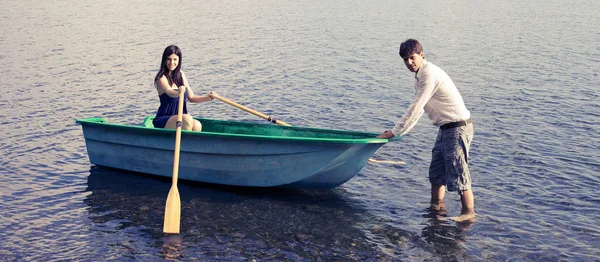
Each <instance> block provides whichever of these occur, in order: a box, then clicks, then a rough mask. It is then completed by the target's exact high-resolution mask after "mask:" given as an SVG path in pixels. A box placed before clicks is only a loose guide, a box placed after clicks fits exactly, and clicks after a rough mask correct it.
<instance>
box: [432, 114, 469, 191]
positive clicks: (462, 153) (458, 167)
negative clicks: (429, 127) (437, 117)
mask: <svg viewBox="0 0 600 262" xmlns="http://www.w3.org/2000/svg"><path fill="white" fill-rule="evenodd" d="M472 139H473V124H472V123H469V124H467V125H465V126H460V127H455V128H450V129H446V130H442V129H441V128H440V130H439V131H438V134H437V138H436V139H435V145H434V146H433V150H432V157H431V165H430V166H429V182H431V184H438V185H445V186H446V188H447V189H448V191H459V193H461V191H464V190H469V189H471V174H470V173H469V165H468V163H469V147H470V146H471V140H472Z"/></svg>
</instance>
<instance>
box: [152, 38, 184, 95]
mask: <svg viewBox="0 0 600 262" xmlns="http://www.w3.org/2000/svg"><path fill="white" fill-rule="evenodd" d="M172 54H176V55H177V56H179V64H177V67H176V68H175V70H173V72H171V73H170V74H169V68H168V67H167V57H169V56H170V55H172ZM182 62H183V58H182V57H181V49H179V47H177V46H176V45H170V46H167V48H165V51H164V52H163V55H162V59H161V60H160V70H159V71H158V74H156V77H155V78H154V82H155V83H156V82H157V81H158V80H159V79H160V78H161V77H162V76H166V77H167V80H169V84H170V85H172V84H173V83H175V85H177V86H182V85H183V77H181V63H182Z"/></svg>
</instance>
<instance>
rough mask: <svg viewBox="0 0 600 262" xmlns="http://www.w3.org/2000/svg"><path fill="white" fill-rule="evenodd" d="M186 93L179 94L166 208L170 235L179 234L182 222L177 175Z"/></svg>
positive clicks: (167, 226)
mask: <svg viewBox="0 0 600 262" xmlns="http://www.w3.org/2000/svg"><path fill="white" fill-rule="evenodd" d="M184 94H185V92H180V93H179V105H178V109H177V128H176V129H175V155H174V156H173V182H172V184H171V190H169V195H168V196H167V205H166V207H165V222H164V225H163V232H164V233H168V234H179V223H180V220H181V200H180V198H179V190H178V189H177V175H178V173H179V147H180V145H181V127H182V126H183V100H184V99H185V97H184Z"/></svg>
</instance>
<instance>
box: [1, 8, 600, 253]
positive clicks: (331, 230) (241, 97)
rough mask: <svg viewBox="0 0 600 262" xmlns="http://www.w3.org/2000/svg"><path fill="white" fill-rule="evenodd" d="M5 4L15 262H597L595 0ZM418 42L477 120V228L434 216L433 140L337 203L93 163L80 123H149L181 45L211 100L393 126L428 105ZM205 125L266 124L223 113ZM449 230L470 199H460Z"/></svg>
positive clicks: (337, 192)
mask: <svg viewBox="0 0 600 262" xmlns="http://www.w3.org/2000/svg"><path fill="white" fill-rule="evenodd" d="M2 6H3V8H2V10H1V11H0V17H1V19H0V44H1V46H2V51H1V52H0V72H1V73H2V75H3V76H4V80H3V81H2V84H1V86H2V93H1V95H0V112H1V113H0V150H1V152H2V154H1V160H0V175H1V176H2V179H0V187H1V188H3V190H1V193H0V219H1V221H2V222H1V223H0V243H1V244H0V260H4V261H14V260H18V261H57V260H60V261H62V260H84V261H85V260H89V261H94V260H130V259H139V260H144V261H146V260H148V261H157V260H158V261H160V260H163V259H179V260H212V261H215V260H217V261H218V260H222V261H232V260H233V261H243V260H248V261H252V260H253V259H254V260H257V261H273V260H275V261H290V260H291V261H353V260H356V261H408V260H410V261H448V260H468V261H472V260H475V261H478V260H494V261H496V260H511V261H519V260H528V261H556V260H561V261H593V260H598V257H599V256H600V251H599V250H598V248H597V247H598V246H600V240H599V236H600V226H599V223H598V220H599V219H600V208H599V207H598V205H599V204H600V198H599V197H598V195H597V194H596V188H597V187H598V185H600V178H599V177H598V174H599V173H600V148H599V146H598V145H599V143H600V135H599V134H598V132H597V130H598V124H597V123H598V122H600V113H598V112H600V110H599V109H600V102H599V101H600V99H599V93H600V92H599V90H600V89H599V86H600V78H599V76H598V68H599V67H598V64H599V62H600V46H599V45H598V43H599V42H600V33H599V32H600V16H598V14H597V11H596V10H599V9H600V3H599V2H598V1H584V0H577V1H571V2H569V3H568V4H567V3H565V2H564V1H557V0H551V1H533V0H526V1H511V0H509V1H444V2H443V3H439V2H419V3H416V2H409V1H376V2H372V1H352V0H348V1H243V0H238V1H236V0H232V1H211V0H209V1H187V0H184V1H177V2H176V3H174V4H170V5H164V3H163V2H160V1H141V0H133V1H127V2H121V1H119V2H117V1H112V0H109V1H102V2H92V1H54V2H52V3H50V2H47V1H27V2H23V3H19V4H10V5H9V4H8V3H5V4H3V5H2ZM411 37H412V38H416V39H419V40H420V41H421V42H422V43H423V44H424V47H425V55H426V58H427V59H428V60H429V61H431V62H433V63H435V64H437V65H439V66H440V67H441V68H443V69H444V70H446V71H447V72H448V74H449V75H450V76H451V77H452V78H453V80H454V82H455V83H456V84H457V86H458V87H459V89H460V91H461V93H462V94H463V97H464V99H465V101H466V103H467V106H468V107H469V109H470V110H471V112H472V114H473V121H474V123H475V140H474V143H473V145H472V163H471V169H472V174H473V182H474V193H475V197H476V202H475V203H476V211H477V212H478V214H479V216H478V219H477V222H475V223H474V224H471V225H465V224H457V223H454V222H440V221H435V220H433V219H432V218H431V214H430V213H429V212H428V211H427V207H428V200H429V199H428V191H429V184H428V181H427V177H426V174H427V167H428V162H429V159H430V156H429V154H430V150H431V146H432V144H433V140H434V137H435V133H436V129H435V127H433V126H431V125H430V124H429V120H428V119H426V118H423V119H421V121H420V122H419V123H418V124H417V126H416V127H415V129H413V130H412V131H411V132H410V133H409V134H408V135H407V136H406V137H405V138H404V139H403V141H401V142H395V143H390V144H387V145H385V146H384V147H383V148H382V149H381V150H379V151H378V152H377V153H376V155H375V157H377V158H379V159H388V160H396V161H405V162H406V163H407V164H406V165H404V166H390V165H377V164H369V165H367V166H365V168H364V169H363V170H362V171H361V172H360V173H359V174H358V175H357V176H356V177H355V178H354V179H352V180H351V181H349V182H348V183H346V184H344V185H342V186H340V187H338V188H336V189H334V190H330V191H298V190H281V189H269V190H264V189H240V188H229V187H217V186H211V185H205V184H189V183H187V184H182V185H180V193H181V197H182V232H181V234H180V235H178V236H164V235H163V234H162V219H163V212H164V203H165V200H166V196H167V193H168V190H169V187H170V181H169V180H168V179H167V180H163V179H155V178H149V177H143V176H139V175H135V174H131V173H124V172H121V171H117V170H110V169H104V168H97V167H94V166H92V165H90V163H89V160H88V158H87V153H86V151H85V144H84V141H83V136H82V132H81V127H80V126H78V125H76V124H75V121H74V120H75V119H76V118H83V117H104V118H106V119H107V120H108V121H110V122H115V123H132V124H138V123H140V122H141V121H142V120H143V117H144V116H146V115H151V114H154V113H155V110H156V108H157V107H158V99H157V97H156V93H155V92H154V90H153V89H152V78H153V76H154V75H155V74H156V71H157V70H158V66H159V63H160V56H161V53H162V50H163V49H164V48H165V47H166V46H167V45H169V44H177V45H179V46H180V47H181V48H182V51H183V67H184V70H185V71H186V74H187V76H188V79H189V80H190V84H191V85H192V87H193V88H194V91H195V92H196V93H200V94H203V93H207V92H209V91H210V90H214V91H216V92H218V93H219V94H221V95H222V96H223V97H226V98H229V99H231V100H233V101H236V102H238V103H240V104H244V105H246V106H248V107H251V108H253V109H256V110H259V111H261V112H263V113H265V114H269V115H274V116H276V117H278V118H279V119H281V120H283V121H285V122H287V123H290V124H292V125H302V126H312V127H322V128H336V129H348V130H357V131H369V132H381V131H383V130H385V129H389V128H391V127H392V125H393V122H394V121H397V120H398V118H399V116H400V115H401V114H402V113H403V110H404V109H405V108H406V106H407V105H408V104H409V103H410V100H411V97H412V83H413V79H412V75H411V74H410V73H409V72H408V71H407V70H406V69H405V67H404V65H403V64H402V63H401V61H400V59H399V57H398V55H397V48H398V45H399V43H400V42H402V41H403V40H405V39H407V38H411ZM188 108H189V110H190V111H191V112H193V113H194V114H195V115H198V116H203V117H209V118H216V119H232V120H241V121H257V122H260V121H262V120H260V119H257V117H255V116H253V115H250V114H248V113H246V112H243V111H241V110H239V109H236V108H234V107H231V106H228V105H226V104H224V103H220V102H218V101H214V102H211V103H203V104H194V105H189V107H188ZM447 208H448V210H449V213H450V215H457V214H458V213H459V212H460V211H459V210H460V203H459V200H458V197H457V196H456V195H455V194H447Z"/></svg>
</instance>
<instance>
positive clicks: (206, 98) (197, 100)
mask: <svg viewBox="0 0 600 262" xmlns="http://www.w3.org/2000/svg"><path fill="white" fill-rule="evenodd" d="M181 76H182V77H183V84H184V85H185V86H186V87H187V90H188V100H190V102H192V103H201V102H208V101H212V100H213V99H214V98H213V97H211V96H210V94H209V95H205V96H197V95H195V94H194V91H193V90H192V88H191V87H190V85H189V84H188V81H187V77H185V73H183V72H181Z"/></svg>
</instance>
